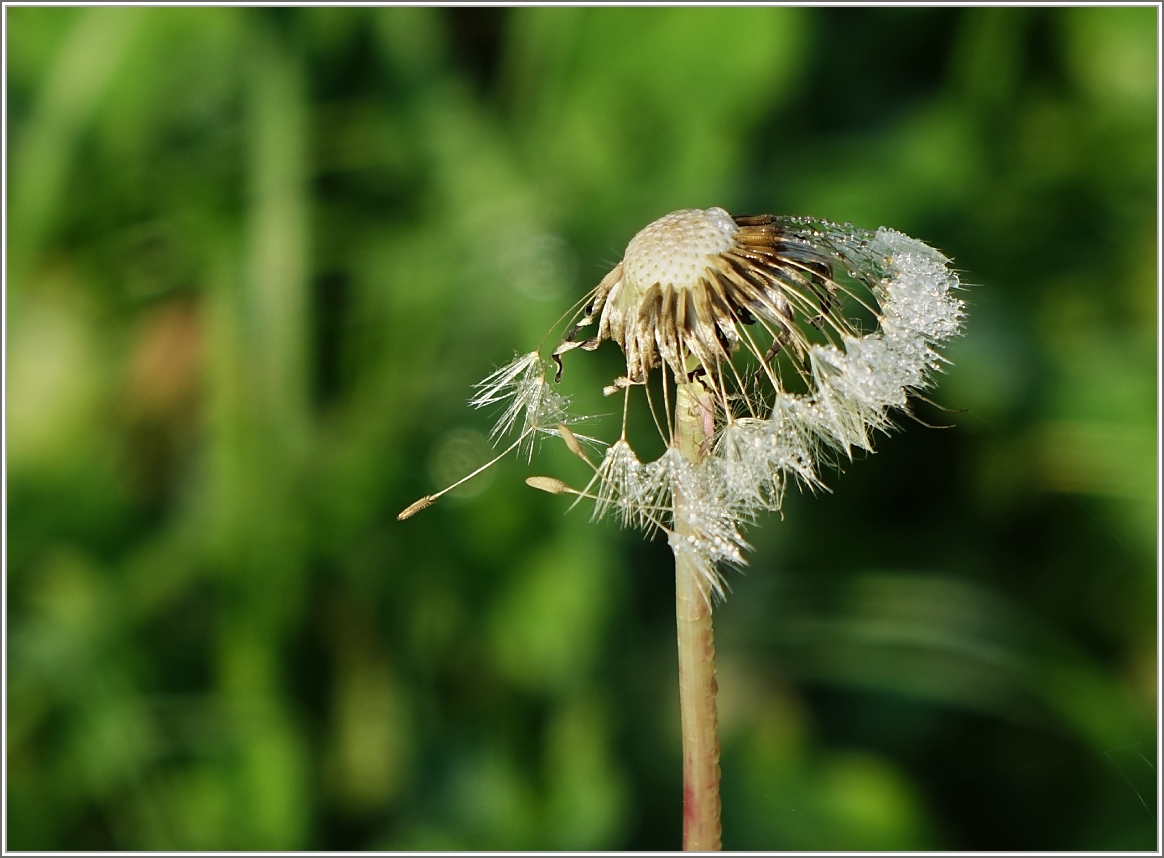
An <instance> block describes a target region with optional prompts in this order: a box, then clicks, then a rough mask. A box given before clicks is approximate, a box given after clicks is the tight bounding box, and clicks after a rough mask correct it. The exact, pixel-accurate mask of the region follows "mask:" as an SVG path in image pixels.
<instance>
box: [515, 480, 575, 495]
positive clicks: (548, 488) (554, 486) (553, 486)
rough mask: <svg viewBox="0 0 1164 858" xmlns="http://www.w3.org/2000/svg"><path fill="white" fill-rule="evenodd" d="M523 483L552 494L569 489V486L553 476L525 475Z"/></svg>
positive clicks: (558, 493)
mask: <svg viewBox="0 0 1164 858" xmlns="http://www.w3.org/2000/svg"><path fill="white" fill-rule="evenodd" d="M525 484H526V485H527V486H530V487H531V488H535V489H538V490H539V491H543V492H549V493H550V494H552V495H560V494H562V493H563V492H568V491H570V488H569V486H567V485H566V484H565V483H563V482H562V481H561V480H555V479H554V478H553V477H527V478H526V480H525Z"/></svg>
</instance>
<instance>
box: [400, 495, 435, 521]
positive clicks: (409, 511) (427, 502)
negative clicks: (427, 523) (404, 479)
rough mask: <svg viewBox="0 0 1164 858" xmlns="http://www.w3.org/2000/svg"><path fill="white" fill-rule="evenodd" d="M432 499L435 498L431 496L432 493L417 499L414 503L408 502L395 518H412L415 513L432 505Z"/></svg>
mask: <svg viewBox="0 0 1164 858" xmlns="http://www.w3.org/2000/svg"><path fill="white" fill-rule="evenodd" d="M434 500H436V498H435V497H433V496H432V495H425V496H424V497H422V498H421V499H420V500H418V501H417V502H416V503H413V504H410V505H409V506H407V507H405V509H404V511H403V512H402V513H400V515H398V516H396V520H397V521H404V519H406V518H412V517H413V516H414V515H416V514H417V513H418V512H420V511H421V510H422V509H428V508H429V507H430V506H432V502H433V501H434Z"/></svg>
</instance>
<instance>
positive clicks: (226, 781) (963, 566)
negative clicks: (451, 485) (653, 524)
mask: <svg viewBox="0 0 1164 858" xmlns="http://www.w3.org/2000/svg"><path fill="white" fill-rule="evenodd" d="M5 14H6V17H7V24H8V30H7V33H8V43H7V44H8V51H9V53H8V58H9V65H8V85H9V90H8V104H9V126H8V127H9V130H10V137H9V147H10V148H9V166H10V172H9V179H10V183H9V197H8V214H9V218H8V227H7V228H8V234H7V238H8V244H7V247H8V279H7V284H8V292H7V311H8V322H9V325H8V335H9V339H8V341H7V359H8V364H7V366H8V373H7V377H6V383H7V385H8V387H7V400H6V402H7V408H8V411H7V415H8V420H7V427H6V428H7V451H8V486H7V488H8V514H9V518H8V545H7V551H8V554H7V558H8V579H7V584H8V611H9V613H8V632H9V636H8V659H9V660H8V700H7V704H8V706H7V719H8V720H7V727H8V746H7V751H8V772H7V774H8V808H7V810H8V817H7V818H8V823H9V829H8V832H9V840H8V843H7V846H8V847H9V848H13V849H23V850H33V849H35V850H63V849H98V850H104V849H139V850H171V849H191V850H214V849H219V850H243V849H264V850H288V849H438V848H440V849H466V850H470V849H495V850H512V849H566V850H569V849H668V848H677V846H678V844H679V837H680V801H681V795H680V792H681V785H680V772H681V769H680V748H679V737H678V734H679V730H678V723H677V721H678V714H677V694H676V687H675V655H674V631H673V619H672V613H671V612H672V605H673V602H672V599H673V593H672V586H673V584H672V581H671V580H670V578H669V576H670V572H669V571H668V570H669V569H670V555H669V552H668V551H667V549H666V547H665V546H664V545H662V544H659V543H656V544H647V543H643V542H641V541H640V540H639V539H638V537H637V536H635V535H631V534H626V535H624V534H620V533H618V532H617V531H616V530H615V529H614V528H611V527H609V526H607V525H595V524H591V523H590V522H589V521H588V520H587V516H586V514H585V512H584V511H583V510H581V509H578V510H575V511H573V512H571V513H568V514H567V513H566V509H565V508H566V506H567V503H566V502H565V501H564V499H563V498H554V497H548V496H545V495H542V494H538V493H535V492H532V491H531V490H530V489H528V488H527V487H526V486H525V485H524V484H523V483H522V477H523V476H525V475H527V474H528V473H531V470H530V469H529V468H528V467H526V466H525V465H524V464H523V463H517V462H514V461H509V462H506V463H503V464H501V465H499V466H498V467H497V468H495V469H494V470H493V471H492V472H491V473H490V474H489V475H487V476H486V477H483V478H481V479H479V480H477V481H476V482H474V483H472V484H470V485H469V486H467V487H466V488H465V490H463V491H461V492H458V493H456V494H454V495H450V496H449V497H448V498H445V499H444V500H442V501H441V502H440V503H439V504H438V505H436V506H435V507H434V508H433V509H431V510H428V511H425V512H423V513H422V514H420V515H418V516H417V517H416V518H415V519H413V520H410V521H408V522H406V523H398V522H397V521H396V520H395V514H396V512H398V511H399V510H400V509H401V508H402V507H404V506H406V505H407V504H408V503H409V502H411V501H412V500H414V499H415V498H417V497H419V496H421V495H424V494H426V493H429V492H431V491H433V490H434V489H436V488H438V487H439V486H440V483H441V480H442V479H444V478H445V476H446V475H449V474H457V473H461V472H463V471H464V470H465V469H466V465H467V464H469V465H471V464H475V463H479V462H481V461H483V460H484V459H485V458H486V457H487V454H488V449H489V448H488V442H487V439H486V434H487V427H488V425H489V415H485V414H476V413H473V412H471V411H470V410H469V409H468V408H467V407H466V405H465V400H466V398H467V397H468V395H469V393H470V386H471V384H472V383H473V382H474V381H475V380H477V379H479V378H481V377H483V376H484V375H486V374H487V373H488V372H489V371H490V370H491V369H492V368H493V367H495V366H497V365H500V364H502V363H504V362H506V361H508V360H509V359H510V358H512V356H513V354H514V353H515V352H524V351H526V350H528V349H530V348H533V347H535V346H536V345H537V343H538V341H539V340H540V339H541V337H542V335H543V333H544V332H545V330H546V329H548V328H549V327H550V325H551V324H552V323H553V322H554V320H555V319H556V318H557V316H558V314H559V313H561V312H562V311H563V310H564V309H565V308H566V307H568V306H569V305H570V304H571V303H572V302H573V301H575V300H577V299H578V298H579V297H581V296H582V295H583V294H584V293H585V291H586V290H587V289H589V288H591V286H593V285H594V284H595V283H596V282H597V281H598V279H599V278H600V277H601V276H602V275H603V274H604V273H605V270H606V269H607V266H608V265H609V264H610V263H612V262H613V261H614V260H616V259H617V258H618V257H619V255H620V254H621V251H622V248H623V247H624V246H625V243H626V242H627V241H628V240H629V238H630V236H631V235H633V233H634V232H635V231H636V230H637V229H639V228H640V227H641V226H643V225H644V224H646V223H647V222H649V221H651V220H653V219H654V218H656V217H658V216H660V215H661V214H663V213H665V212H667V211H669V210H672V209H676V208H682V207H707V206H712V205H719V206H724V207H726V208H727V209H729V210H730V211H733V212H748V211H750V212H762V211H771V212H775V213H781V214H804V215H814V216H818V217H827V218H833V219H837V220H851V221H853V222H855V223H857V224H859V225H862V226H867V227H873V228H875V227H877V226H878V225H882V224H884V225H887V226H892V227H894V228H897V229H900V230H902V231H904V232H906V233H908V234H911V235H915V236H917V237H918V238H920V239H922V240H924V241H926V242H929V243H931V244H933V245H934V246H935V247H938V248H941V249H942V250H943V251H945V252H946V253H948V254H950V255H951V256H952V257H954V258H955V260H956V262H957V265H958V266H959V267H960V268H961V269H962V270H963V271H964V272H965V276H964V279H965V280H966V281H967V282H969V283H970V284H972V285H971V288H970V291H969V292H968V293H967V295H966V298H967V300H968V302H969V331H968V334H967V336H966V337H965V339H964V340H961V341H959V342H957V343H956V344H955V345H954V346H953V347H952V348H951V349H950V356H951V358H952V359H953V365H952V366H951V368H950V369H949V372H948V375H947V377H945V378H944V379H943V380H942V384H941V386H940V388H939V396H940V400H941V402H942V403H943V405H945V406H948V407H951V408H957V409H966V411H965V413H953V414H952V413H948V412H942V411H939V410H938V409H936V408H934V407H933V406H931V405H929V404H927V403H922V402H919V403H918V404H917V407H916V413H917V416H918V417H919V419H921V420H924V421H925V422H927V423H954V424H956V426H955V427H954V428H952V429H946V430H942V431H936V430H931V429H927V428H925V427H923V426H919V425H915V424H913V423H912V421H909V420H908V419H907V418H903V421H902V422H903V424H905V432H903V433H901V434H899V435H895V436H893V437H888V438H884V439H881V441H880V444H879V451H878V453H877V455H875V456H872V457H868V458H866V459H865V460H862V461H858V462H854V463H852V464H851V465H846V467H845V471H846V473H844V474H843V475H842V474H836V475H834V477H833V478H832V479H831V480H830V485H831V487H832V489H833V491H832V493H830V494H826V495H821V496H818V497H801V496H791V497H790V498H789V501H788V504H787V510H786V515H785V517H784V520H778V519H776V518H773V519H772V520H769V521H764V522H762V523H760V524H759V526H758V527H756V528H753V529H752V530H751V531H749V534H748V536H749V538H750V539H751V540H752V541H753V542H754V543H755V545H756V549H757V550H756V551H755V553H754V554H752V555H751V563H750V566H749V569H748V570H747V574H746V575H736V574H734V573H733V574H732V575H731V578H730V580H731V583H732V586H733V589H734V594H733V595H732V596H731V597H730V598H729V600H728V602H727V603H726V605H724V606H723V607H722V608H721V609H720V610H719V611H718V613H717V629H718V638H719V649H720V653H721V659H722V663H721V670H720V685H721V689H722V692H721V701H720V702H721V707H720V708H721V717H722V722H723V737H724V761H723V767H724V786H723V797H724V820H725V846H726V847H727V848H736V849H756V850H771V849H791V850H813V849H856V850H874V849H890V850H902V849H927V848H952V849H1000V850H1015V849H1035V850H1046V849H1069V850H1083V849H1107V850H1123V849H1142V850H1143V849H1151V848H1154V847H1155V844H1156V841H1155V833H1156V817H1155V812H1154V811H1155V807H1156V796H1155V781H1156V776H1155V769H1154V765H1155V759H1156V748H1155V742H1154V735H1155V732H1154V729H1153V726H1154V722H1155V719H1156V717H1157V712H1156V694H1157V692H1156V686H1155V676H1156V634H1155V622H1156V605H1157V595H1158V594H1157V589H1156V587H1157V581H1156V576H1155V563H1154V560H1155V558H1156V546H1157V543H1156V538H1157V532H1156V522H1157V498H1156V484H1155V481H1154V479H1153V475H1154V474H1155V473H1156V464H1157V463H1156V437H1157V426H1156V413H1157V402H1156V395H1155V392H1156V385H1157V378H1156V341H1157V336H1158V331H1157V330H1156V324H1155V322H1156V318H1157V312H1156V311H1157V305H1156V299H1155V296H1156V290H1155V285H1156V275H1157V267H1156V264H1157V258H1158V246H1157V240H1158V235H1159V233H1158V229H1159V225H1158V223H1157V222H1156V188H1157V182H1158V176H1157V174H1156V165H1157V159H1156V151H1157V149H1156V146H1157V141H1156V129H1157V121H1158V120H1157V116H1156V105H1157V81H1158V74H1157V72H1158V67H1159V65H1158V64H1159V58H1158V56H1157V53H1156V46H1157V39H1156V35H1157V16H1158V10H1157V9H1154V8H1120V9H1116V8H1106V7H1104V8H1088V9H1076V8H1070V9H1049V8H971V9H831V8H808V9H802V8H779V9H763V8H748V9H722V10H721V9H646V8H636V9H618V8H602V9H595V8H561V9H558V8H539V9H533V8H522V9H514V10H499V9H455V10H454V9H433V8H379V9H372V8H358V9H338V8H327V7H319V8H297V9H283V10H271V9H253V8H243V9H239V8H208V7H201V8H199V7H194V8H79V9H54V8H28V7H21V8H9V9H6V10H5ZM604 353H605V349H604V350H602V352H600V353H599V355H598V356H597V357H598V361H597V362H590V363H584V362H581V361H579V362H575V363H574V364H572V365H571V366H570V367H569V371H570V373H571V378H570V382H571V388H572V390H573V391H579V394H578V395H579V396H580V397H583V398H585V397H592V398H593V402H594V403H595V405H594V407H593V409H591V413H593V412H595V411H604V410H609V406H604V405H603V404H602V403H601V397H600V396H599V395H598V391H600V389H601V387H602V385H603V384H604V383H606V382H607V381H608V380H609V377H611V376H613V375H614V374H616V373H615V372H614V371H613V367H614V366H616V365H617V357H616V356H614V355H610V354H604ZM603 361H605V363H603ZM583 410H585V409H583ZM578 467H579V463H578V462H576V461H574V460H573V459H572V458H571V457H570V455H569V454H568V452H567V451H566V450H564V449H561V448H560V447H559V446H555V445H547V446H546V447H545V448H544V449H543V450H542V451H541V453H540V457H539V459H538V462H537V464H536V466H535V470H534V471H533V472H536V473H548V474H554V475H559V476H562V477H563V478H564V479H567V480H570V479H576V478H578V477H579V471H578V470H577V469H578Z"/></svg>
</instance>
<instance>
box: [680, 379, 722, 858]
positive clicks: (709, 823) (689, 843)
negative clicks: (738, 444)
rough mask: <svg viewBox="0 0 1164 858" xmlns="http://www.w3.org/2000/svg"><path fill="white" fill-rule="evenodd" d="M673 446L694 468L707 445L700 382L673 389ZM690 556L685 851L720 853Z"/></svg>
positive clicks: (705, 637)
mask: <svg viewBox="0 0 1164 858" xmlns="http://www.w3.org/2000/svg"><path fill="white" fill-rule="evenodd" d="M677 388H678V390H677V394H676V397H675V424H676V442H677V444H678V445H679V450H680V452H682V453H683V455H684V456H685V457H686V458H687V459H689V460H690V461H692V462H698V461H699V459H700V458H701V456H702V451H703V449H704V448H705V442H706V441H707V440H708V437H709V432H708V427H709V424H710V419H709V418H710V416H711V414H712V411H711V409H712V397H711V393H710V391H708V390H707V388H705V387H704V386H703V385H702V384H700V383H699V382H692V383H688V384H679V385H677ZM687 520H688V516H687V515H685V513H684V500H683V498H682V496H681V495H680V493H679V492H678V491H676V492H675V533H676V536H678V537H679V538H684V537H686V536H689V535H690V532H689V525H688V523H687ZM697 563H698V560H697V559H696V558H695V555H693V554H692V553H691V552H686V551H684V552H680V551H676V552H675V620H676V628H677V632H678V639H679V711H680V720H681V723H682V729H683V848H684V849H685V850H687V851H689V852H711V851H718V850H719V849H720V833H721V828H720V799H719V774H720V769H719V735H718V717H717V714H716V707H715V694H716V682H715V642H714V638H713V635H712V626H711V594H710V592H708V590H707V587H706V585H705V584H702V583H701V582H703V581H705V580H706V579H705V578H704V576H703V575H701V574H700V570H699V569H698V568H696V567H697Z"/></svg>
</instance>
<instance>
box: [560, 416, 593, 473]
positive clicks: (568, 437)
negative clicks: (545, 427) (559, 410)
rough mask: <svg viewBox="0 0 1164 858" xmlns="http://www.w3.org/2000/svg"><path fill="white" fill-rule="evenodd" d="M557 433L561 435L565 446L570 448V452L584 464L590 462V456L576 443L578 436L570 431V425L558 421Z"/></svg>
mask: <svg viewBox="0 0 1164 858" xmlns="http://www.w3.org/2000/svg"><path fill="white" fill-rule="evenodd" d="M558 434H559V435H561V436H562V440H563V441H565V442H566V446H567V447H569V448H570V452H571V453H573V454H574V455H575V456H577V457H578V458H579V459H581V460H582V461H583V462H585V463H586V464H588V465H589V464H590V457H589V456H587V455H586V451H585V450H583V449H582V445H581V444H579V443H578V438H577V436H575V435H574V433H573V432H571V431H570V427H568V426H567V425H566V424H565V423H559V424H558Z"/></svg>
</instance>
